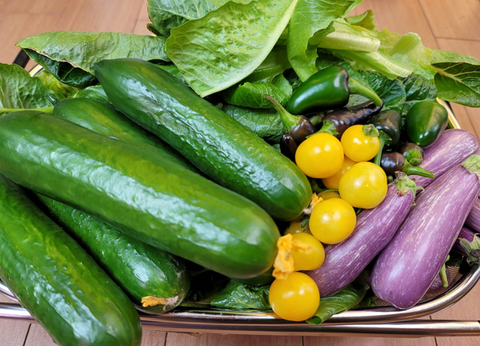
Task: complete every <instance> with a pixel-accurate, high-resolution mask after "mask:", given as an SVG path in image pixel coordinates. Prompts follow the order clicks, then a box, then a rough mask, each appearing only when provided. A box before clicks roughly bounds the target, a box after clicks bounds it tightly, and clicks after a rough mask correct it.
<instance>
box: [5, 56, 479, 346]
mask: <svg viewBox="0 0 480 346" xmlns="http://www.w3.org/2000/svg"><path fill="white" fill-rule="evenodd" d="M24 66H25V65H24ZM40 70H41V67H39V66H37V67H35V68H34V69H33V70H32V71H31V72H30V73H31V74H32V75H35V74H37V73H38V72H39V71H40ZM440 102H441V103H442V104H443V105H444V106H446V108H447V110H448V112H449V127H451V128H460V126H459V124H458V122H457V120H456V118H455V116H454V114H453V112H452V110H451V108H450V106H449V104H448V103H446V102H442V101H440ZM449 270H451V271H455V269H454V268H449ZM452 277H453V279H452V283H451V285H449V288H447V289H445V291H444V292H440V293H439V294H436V295H434V296H425V297H424V298H423V299H422V301H421V302H420V303H419V304H417V305H416V306H414V307H412V308H410V309H405V310H399V309H397V308H395V307H392V306H389V305H388V304H386V303H385V302H382V301H378V302H377V305H378V306H376V307H372V308H365V309H352V310H349V311H346V312H343V313H340V314H337V315H334V316H332V317H331V318H330V319H329V320H327V321H326V322H324V323H323V324H321V325H317V326H315V325H311V324H308V323H305V322H289V321H285V320H282V319H280V318H278V317H276V316H275V314H273V313H272V312H257V311H237V310H216V309H180V308H177V309H175V310H173V311H170V312H168V313H164V314H160V315H148V314H145V313H142V312H139V313H140V318H141V321H142V326H143V327H144V328H148V329H156V330H161V331H165V332H187V333H219V334H249V335H290V336H291V335H315V336H317V335H323V336H325V335H329V336H340V335H341V336H369V337H372V336H378V337H387V336H388V337H421V336H477V335H480V321H449V320H430V319H420V318H421V317H425V316H429V315H431V314H433V313H436V312H439V311H441V310H444V309H446V308H448V307H449V306H451V305H453V304H455V303H456V302H457V301H459V300H460V299H461V298H462V297H464V296H465V295H466V294H467V293H468V292H469V291H470V290H471V289H472V288H473V287H474V286H475V284H476V283H477V281H478V280H479V278H480V268H479V266H478V265H474V266H471V267H470V268H469V269H468V271H467V272H466V273H464V274H459V273H457V272H453V275H452ZM0 294H2V295H4V296H6V297H8V298H10V299H12V300H13V301H14V302H12V303H3V304H0V318H11V319H21V320H29V321H34V318H33V317H32V316H31V315H30V314H29V313H28V311H26V310H25V309H24V308H23V307H21V305H20V304H18V303H16V302H15V301H16V298H15V296H14V295H13V294H12V293H11V291H10V290H9V289H8V288H7V287H6V286H5V285H3V284H2V283H1V282H0Z"/></svg>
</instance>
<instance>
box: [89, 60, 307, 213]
mask: <svg viewBox="0 0 480 346" xmlns="http://www.w3.org/2000/svg"><path fill="white" fill-rule="evenodd" d="M94 70H95V76H96V77H97V78H98V80H99V82H100V84H101V85H102V86H103V88H104V90H105V93H106V94H107V96H108V97H109V99H110V101H111V102H112V104H113V105H114V106H115V107H116V108H117V109H119V110H120V111H121V112H122V113H123V114H125V115H126V116H127V117H129V118H130V119H132V120H133V121H134V122H136V123H138V124H139V125H140V126H142V127H144V128H145V129H147V130H148V131H149V132H151V133H153V134H156V135H158V137H160V138H161V139H163V140H164V141H166V142H167V143H168V144H170V145H171V146H172V147H174V148H175V149H176V150H177V151H178V152H180V153H181V154H182V155H183V156H184V157H186V158H187V159H188V160H189V161H190V162H192V163H193V164H194V165H195V166H196V167H197V168H198V169H199V170H200V171H202V172H203V173H205V175H206V176H208V177H210V178H211V179H212V180H214V181H216V182H217V183H219V184H220V185H223V186H225V187H227V188H228V189H230V190H233V191H236V192H237V193H239V194H241V195H243V196H245V197H247V198H249V199H251V200H252V201H254V202H256V203H257V204H258V205H260V206H261V207H262V208H264V209H265V210H266V211H267V212H268V213H269V214H270V215H271V216H273V217H274V218H275V219H278V220H293V219H295V218H297V217H298V216H300V215H301V214H302V212H303V210H304V209H305V208H306V207H307V206H308V205H309V203H310V199H311V196H312V190H311V186H310V184H309V182H308V180H307V178H306V177H305V175H304V174H303V173H302V172H301V171H300V170H299V169H298V167H297V166H296V165H295V164H294V163H293V162H291V161H290V160H289V159H287V158H286V157H285V156H283V155H282V154H280V153H279V152H278V151H276V150H275V149H274V148H272V147H271V146H270V145H268V143H266V142H265V141H264V140H262V139H261V138H259V137H258V136H256V135H255V134H254V133H253V132H251V131H250V130H248V129H247V128H246V127H245V126H243V125H241V124H240V123H239V122H237V121H236V120H234V119H232V118H231V117H230V116H228V115H226V114H225V113H224V112H222V111H221V110H220V109H218V108H217V107H215V106H214V105H212V104H211V103H209V102H207V101H206V100H203V99H202V98H201V97H199V96H198V95H197V94H195V93H194V92H193V91H192V90H190V89H189V88H188V87H187V86H185V85H183V84H182V83H181V82H179V81H178V80H177V79H175V77H173V76H172V75H170V74H169V73H168V72H166V71H164V70H163V69H161V68H158V67H157V66H156V65H154V64H152V63H149V62H146V61H142V60H138V59H129V58H123V59H112V60H102V61H100V62H98V63H96V64H95V66H94Z"/></svg>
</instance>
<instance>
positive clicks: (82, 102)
mask: <svg viewBox="0 0 480 346" xmlns="http://www.w3.org/2000/svg"><path fill="white" fill-rule="evenodd" d="M53 114H55V115H57V116H59V117H62V118H64V119H67V120H68V121H71V122H72V123H75V124H78V125H80V126H83V127H86V128H87V129H90V130H92V131H94V132H97V133H100V134H102V135H105V136H108V137H111V138H116V139H118V140H121V141H124V142H127V143H131V144H135V145H140V146H142V147H144V148H146V149H148V150H155V151H159V154H161V155H163V156H164V157H165V158H166V159H168V160H171V161H174V162H175V163H178V164H180V165H182V166H185V167H186V168H189V169H192V170H195V171H197V170H196V168H195V167H194V166H193V165H192V164H191V163H190V162H188V161H187V160H186V159H185V158H184V157H183V156H182V155H180V154H179V153H178V152H177V151H176V150H175V149H173V148H172V147H171V146H169V145H168V144H166V143H164V142H163V141H161V140H160V139H159V138H158V137H156V136H154V135H152V134H151V133H148V132H147V131H145V130H144V129H143V128H141V127H140V126H138V125H137V124H135V123H134V122H132V121H131V120H130V119H128V118H127V117H125V116H124V115H123V114H121V113H120V112H119V111H117V110H116V109H114V108H113V107H111V106H110V105H108V104H105V103H103V102H100V101H96V100H91V99H87V98H74V99H65V100H62V101H59V102H57V103H56V104H55V106H54V107H53Z"/></svg>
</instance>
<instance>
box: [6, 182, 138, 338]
mask: <svg viewBox="0 0 480 346" xmlns="http://www.w3.org/2000/svg"><path fill="white" fill-rule="evenodd" d="M0 278H1V279H2V281H3V282H4V283H5V285H7V287H9V289H10V290H11V291H12V292H13V293H14V294H15V296H16V297H17V298H18V300H19V302H20V303H21V305H22V306H23V307H24V308H25V309H27V310H28V311H29V312H30V314H31V315H32V316H33V317H34V318H35V319H36V320H37V321H38V322H39V324H41V325H42V326H43V327H44V328H45V329H46V330H47V332H48V333H49V334H50V336H51V337H52V339H53V340H54V341H55V342H57V343H59V344H60V345H62V346H78V345H89V346H94V345H95V346H120V345H121V346H134V345H140V341H141V324H140V319H139V316H138V313H137V312H136V310H135V308H134V307H133V304H132V303H131V302H130V300H129V299H128V297H127V296H126V295H125V293H123V292H122V290H121V289H120V288H119V287H118V286H117V285H115V284H114V283H113V281H112V280H111V279H110V278H109V277H108V276H107V275H106V274H105V272H104V271H103V270H102V269H100V267H99V266H98V265H97V264H96V263H95V262H94V260H93V259H92V258H91V257H90V256H89V255H88V254H87V253H86V252H85V251H84V250H83V249H82V248H81V247H80V246H79V245H78V244H77V243H76V242H75V241H74V240H73V239H72V238H71V237H70V236H68V235H67V234H66V233H65V232H64V231H63V230H62V229H61V228H60V227H59V226H58V225H56V224H55V223H54V222H53V221H52V220H51V219H49V218H48V217H47V216H46V215H45V214H43V213H42V212H41V211H40V210H39V209H38V208H37V207H36V206H35V205H34V203H33V202H32V201H31V200H30V199H29V198H28V197H27V195H26V194H25V192H24V191H23V190H22V189H21V188H20V187H19V186H16V185H15V184H14V183H13V182H11V181H9V180H8V179H7V178H5V177H4V176H2V175H0Z"/></svg>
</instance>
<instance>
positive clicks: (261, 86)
mask: <svg viewBox="0 0 480 346" xmlns="http://www.w3.org/2000/svg"><path fill="white" fill-rule="evenodd" d="M263 95H270V96H272V97H273V98H275V99H276V100H278V102H280V103H281V104H282V105H285V104H286V102H287V100H288V95H287V94H285V93H284V92H283V91H282V90H281V89H279V88H278V87H277V86H275V85H274V84H272V83H244V84H241V85H237V86H235V87H232V88H229V89H227V90H226V91H225V92H223V93H222V96H223V98H224V99H225V101H226V102H227V103H229V104H231V105H235V106H241V107H250V108H272V107H273V106H272V104H271V103H270V102H268V101H267V100H265V97H264V96H263Z"/></svg>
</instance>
